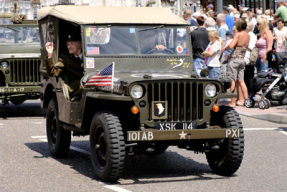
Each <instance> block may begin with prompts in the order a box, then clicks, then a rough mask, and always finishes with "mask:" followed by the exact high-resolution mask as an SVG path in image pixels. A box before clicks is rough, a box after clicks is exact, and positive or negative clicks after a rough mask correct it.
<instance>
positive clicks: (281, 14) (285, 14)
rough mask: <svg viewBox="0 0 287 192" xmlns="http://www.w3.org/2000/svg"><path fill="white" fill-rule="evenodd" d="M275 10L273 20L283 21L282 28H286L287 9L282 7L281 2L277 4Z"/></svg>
mask: <svg viewBox="0 0 287 192" xmlns="http://www.w3.org/2000/svg"><path fill="white" fill-rule="evenodd" d="M277 7H278V8H277V10H276V13H275V16H274V18H275V19H276V20H277V18H278V19H283V20H284V23H285V24H284V26H287V8H286V7H285V6H284V4H283V2H277Z"/></svg>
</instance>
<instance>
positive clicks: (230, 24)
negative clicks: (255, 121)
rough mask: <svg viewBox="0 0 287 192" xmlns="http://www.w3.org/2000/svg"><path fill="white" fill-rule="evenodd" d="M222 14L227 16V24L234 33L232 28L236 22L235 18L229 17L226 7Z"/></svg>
mask: <svg viewBox="0 0 287 192" xmlns="http://www.w3.org/2000/svg"><path fill="white" fill-rule="evenodd" d="M222 13H223V14H224V15H225V23H226V25H227V26H228V28H229V30H230V31H231V32H233V30H232V28H233V26H234V20H233V18H232V17H231V16H230V15H229V9H228V7H226V6H223V11H222Z"/></svg>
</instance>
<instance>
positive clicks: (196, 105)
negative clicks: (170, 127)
mask: <svg viewBox="0 0 287 192" xmlns="http://www.w3.org/2000/svg"><path fill="white" fill-rule="evenodd" d="M147 94H148V103H149V114H150V115H149V120H152V101H167V102H168V119H166V121H195V120H200V119H202V118H203V84H202V83H199V82H173V83H152V84H149V85H148V89H147ZM156 121H158V120H156ZM164 121H165V120H164Z"/></svg>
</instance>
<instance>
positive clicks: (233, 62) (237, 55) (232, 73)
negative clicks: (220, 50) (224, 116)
mask: <svg viewBox="0 0 287 192" xmlns="http://www.w3.org/2000/svg"><path fill="white" fill-rule="evenodd" d="M235 27H236V29H237V32H236V33H235V35H234V38H233V40H232V42H231V43H230V44H229V45H228V46H227V47H226V49H233V48H234V47H235V49H234V52H233V53H232V55H231V59H230V61H229V63H228V65H227V76H228V77H230V78H232V79H233V81H232V85H231V87H230V90H231V91H233V90H235V92H236V89H235V81H237V85H239V86H240V87H241V90H242V93H243V97H244V99H247V98H248V91H247V87H246V84H245V82H244V68H245V61H244V56H245V53H246V50H247V48H248V44H249V40H250V36H249V35H248V33H247V32H246V27H247V23H246V21H245V20H243V19H238V20H237V21H236V22H235ZM243 103H244V101H243V102H242V103H237V104H238V105H243ZM229 106H231V107H235V106H236V103H235V98H232V99H231V102H230V104H229Z"/></svg>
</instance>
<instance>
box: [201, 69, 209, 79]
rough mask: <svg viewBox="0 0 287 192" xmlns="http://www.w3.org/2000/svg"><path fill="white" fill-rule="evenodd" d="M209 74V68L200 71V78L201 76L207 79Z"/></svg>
mask: <svg viewBox="0 0 287 192" xmlns="http://www.w3.org/2000/svg"><path fill="white" fill-rule="evenodd" d="M208 74H209V71H208V69H207V68H205V69H202V70H201V71H200V76H201V77H207V76H208Z"/></svg>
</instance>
